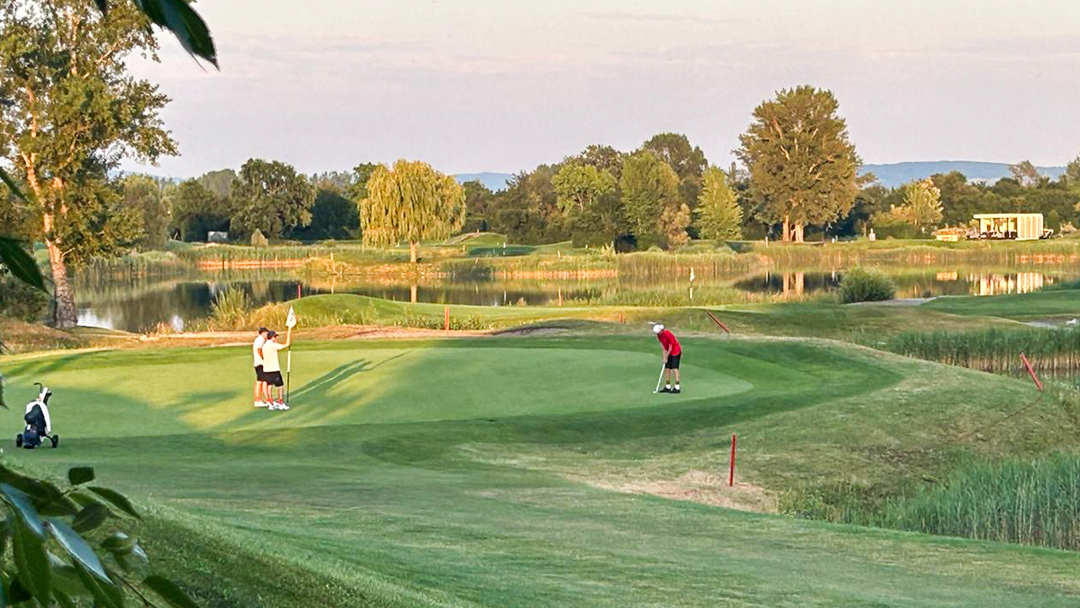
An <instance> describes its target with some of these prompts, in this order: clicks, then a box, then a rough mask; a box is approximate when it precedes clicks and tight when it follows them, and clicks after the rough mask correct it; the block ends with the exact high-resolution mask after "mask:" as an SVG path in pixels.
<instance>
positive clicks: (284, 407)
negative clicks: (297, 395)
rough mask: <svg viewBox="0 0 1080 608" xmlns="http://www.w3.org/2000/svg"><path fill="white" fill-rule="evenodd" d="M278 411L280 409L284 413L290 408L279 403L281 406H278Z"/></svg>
mask: <svg viewBox="0 0 1080 608" xmlns="http://www.w3.org/2000/svg"><path fill="white" fill-rule="evenodd" d="M277 409H278V411H282V412H283V411H285V410H287V409H289V406H287V405H285V404H284V403H279V404H277Z"/></svg>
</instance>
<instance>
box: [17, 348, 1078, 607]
mask: <svg viewBox="0 0 1080 608" xmlns="http://www.w3.org/2000/svg"><path fill="white" fill-rule="evenodd" d="M684 346H685V347H686V350H687V355H686V359H685V361H686V364H687V365H686V367H685V370H684V372H685V376H686V387H687V391H686V392H685V393H683V394H682V395H678V396H670V395H653V394H652V388H653V383H654V382H655V380H656V375H655V374H656V373H657V372H658V371H659V357H658V356H657V350H658V349H657V348H656V345H655V342H654V341H652V340H643V339H631V338H625V337H588V338H563V339H542V338H522V339H484V340H462V341H448V342H430V343H427V342H388V343H372V342H339V343H333V344H328V343H324V344H301V345H300V349H299V350H298V352H297V353H296V355H295V359H294V369H295V372H294V374H293V378H292V380H293V390H294V404H295V408H294V409H293V410H291V411H289V412H267V411H261V410H259V411H256V410H254V409H253V408H252V407H251V405H250V403H249V399H250V396H249V392H250V386H251V378H250V376H251V371H250V369H249V361H248V355H247V349H246V347H233V348H204V349H185V350H178V351H172V352H162V351H119V352H105V353H83V354H69V355H64V354H60V355H56V356H49V357H44V358H39V359H21V360H15V361H9V362H8V363H7V364H6V365H5V368H4V369H5V372H7V373H8V374H9V395H10V398H11V400H12V401H13V402H15V403H19V402H20V401H23V400H26V399H28V398H29V397H30V396H31V395H32V392H33V389H32V387H31V386H30V384H31V383H32V382H33V381H35V380H40V381H43V382H46V383H48V384H50V386H52V387H53V389H54V391H55V393H56V397H55V404H54V407H53V409H52V411H53V419H54V422H55V425H56V429H57V431H58V432H59V433H60V434H61V435H63V436H64V437H65V439H64V440H63V442H62V445H61V449H59V450H37V451H34V452H25V451H19V452H13V451H12V450H10V449H9V450H7V454H6V457H7V458H8V459H9V461H11V462H14V463H16V464H21V465H25V466H30V467H33V468H39V469H41V468H43V469H46V470H48V471H52V472H56V473H60V472H62V471H63V470H64V469H65V468H66V467H67V466H70V465H72V464H91V465H94V466H95V467H97V469H98V473H99V477H100V478H101V479H102V481H103V482H104V483H105V484H108V485H115V486H118V487H120V489H122V490H125V491H126V492H128V493H130V494H131V495H132V496H133V497H135V498H136V499H138V500H140V501H143V503H144V504H148V505H151V506H152V507H153V508H152V517H151V518H150V520H149V521H148V522H147V523H146V524H144V527H143V529H142V532H141V533H142V535H143V537H144V540H145V541H146V544H147V545H148V546H149V548H150V550H151V551H152V552H153V553H154V555H155V559H156V560H157V563H159V564H160V566H159V567H162V568H168V569H170V570H173V571H175V572H176V573H177V575H178V576H179V577H180V578H181V579H182V580H183V581H184V582H185V583H186V584H187V585H188V586H189V587H190V588H192V589H194V590H195V591H196V593H197V594H199V595H200V596H201V597H202V598H203V599H204V603H206V604H207V605H216V606H267V607H277V606H311V605H333V606H346V605H347V606H379V607H383V606H454V607H458V606H460V607H463V608H464V607H470V608H471V607H476V606H493V607H494V606H498V607H503V606H529V607H534V606H551V607H555V606H600V607H620V608H621V607H623V606H627V605H633V606H695V607H696V606H709V607H713V606H748V605H749V606H770V607H792V608H794V607H803V606H877V607H886V606H888V607H898V608H908V607H912V608H914V607H921V606H971V607H973V608H974V607H982V606H991V605H1008V606H1016V607H1036V606H1039V607H1057V606H1062V607H1064V606H1073V605H1075V603H1076V601H1077V599H1078V598H1080V584H1078V583H1077V582H1076V581H1077V579H1076V577H1075V572H1076V571H1077V570H1078V569H1080V557H1078V556H1076V555H1074V554H1069V553H1065V552H1058V551H1044V550H1035V549H1029V548H1021V547H1014V546H1006V545H1000V544H994V543H981V542H972V541H964V540H957V539H945V538H935V537H929V536H925V535H918V534H902V533H895V532H890V531H881V530H872V529H865V528H855V527H848V526H836V525H830V524H823V523H819V522H810V521H801V520H796V519H792V518H788V517H780V516H772V515H755V514H748V513H742V512H738V511H731V510H728V509H723V508H717V507H710V506H705V505H701V504H696V503H693V502H681V501H673V500H667V499H663V498H657V497H653V496H646V495H640V494H628V493H620V492H614V491H610V490H606V489H602V487H600V484H595V483H588V481H589V480H591V479H601V478H606V477H605V476H610V475H611V474H612V472H613V471H614V472H615V473H621V472H625V471H632V470H636V469H638V468H640V467H650V466H656V463H660V464H662V465H664V466H669V467H674V470H681V471H682V472H685V471H686V470H687V469H689V468H691V467H698V468H703V469H705V470H707V471H712V472H714V473H716V474H721V473H720V471H721V470H723V467H724V466H725V465H726V460H725V456H724V454H725V450H726V442H727V440H728V438H729V437H730V434H731V433H732V432H734V431H736V430H738V431H739V432H740V433H743V432H745V433H746V435H745V436H746V437H747V447H746V450H747V451H746V456H745V457H746V459H747V461H748V463H750V466H751V467H752V466H758V467H761V466H763V463H768V462H770V459H769V458H770V457H769V455H768V454H764V453H762V451H761V450H762V447H761V446H765V445H770V443H769V442H772V444H771V445H777V444H790V446H788V447H789V454H794V455H796V456H797V458H796V460H797V463H796V464H794V465H792V464H788V461H787V460H784V459H776V460H775V462H779V463H780V464H779V466H783V467H791V468H793V470H796V471H798V472H799V474H800V475H803V474H809V473H812V472H813V471H814V470H815V469H818V468H829V467H835V466H836V463H833V462H829V461H828V459H827V458H820V457H818V456H816V455H815V454H814V453H813V452H812V451H810V450H809V449H807V448H805V447H804V446H805V445H808V444H806V443H805V442H806V441H807V439H806V438H807V437H810V436H814V435H821V434H822V432H823V430H824V429H825V425H841V424H849V423H848V421H850V420H855V421H856V422H855V423H854V424H855V428H862V426H863V425H862V424H860V423H859V422H858V420H860V416H865V417H866V418H865V420H866V421H867V424H869V423H870V422H872V423H873V424H875V425H877V426H875V427H874V428H873V429H870V428H869V427H868V428H867V430H866V431H865V432H863V433H862V434H861V435H860V436H854V434H852V436H851V437H850V442H852V443H854V444H859V443H860V442H861V441H865V440H867V438H872V436H873V435H874V434H875V433H877V434H880V433H881V432H882V430H881V429H882V428H891V427H900V426H905V427H906V426H909V425H907V424H903V423H898V422H897V420H900V419H898V418H896V417H895V416H897V415H901V414H902V415H908V414H911V413H912V412H913V411H914V409H913V408H912V406H911V404H910V403H909V402H906V401H904V399H905V398H906V397H905V396H904V393H903V392H902V391H901V388H902V387H903V386H904V383H905V382H907V381H908V380H909V379H910V378H912V377H916V376H917V377H918V378H920V379H921V380H926V379H927V378H929V380H934V379H935V376H934V375H933V374H941V377H940V378H938V380H940V382H941V383H942V386H946V385H948V386H950V387H955V389H956V390H959V391H965V390H969V389H970V387H971V386H979V387H982V390H983V392H984V393H985V391H986V389H987V387H988V386H991V385H992V384H993V385H994V386H996V385H997V384H1001V385H1002V386H1006V388H1008V387H1009V386H1012V385H1011V384H1008V383H1009V381H1008V380H1004V379H1002V380H1000V381H997V380H993V381H992V382H991V383H988V382H987V380H986V379H984V378H982V377H979V378H974V379H973V378H968V377H967V376H964V377H961V378H959V379H957V378H953V377H946V376H944V375H943V374H945V373H946V372H945V371H940V370H939V368H933V370H939V371H930V372H928V369H930V367H929V366H928V365H926V364H922V363H915V362H912V363H903V364H901V363H897V362H896V361H895V358H886V357H884V356H878V355H874V354H872V353H868V352H867V351H863V350H859V349H855V348H851V347H845V346H839V345H828V344H814V343H803V342H797V341H776V340H762V341H711V340H703V339H694V338H688V339H687V340H684ZM948 373H952V372H948ZM976 381H978V384H977V383H976ZM994 383H997V384H994ZM895 395H900V396H899V397H897V396H895ZM984 401H985V400H984ZM1009 403H1011V402H1009ZM931 406H932V407H931V409H932V410H933V411H939V410H941V409H942V408H941V407H939V406H938V405H936V404H931ZM880 412H886V413H887V415H888V417H887V418H883V420H884V422H882V421H881V420H879V419H875V418H871V417H870V416H872V415H877V413H880ZM19 414H20V412H19V411H14V410H13V411H12V412H9V413H8V414H6V415H4V416H6V418H5V419H6V420H8V423H7V424H8V426H9V428H10V429H11V434H12V435H14V432H15V430H16V429H17V428H18V426H19V422H18V418H19ZM948 415H951V416H955V415H956V413H955V412H950V413H949V414H948ZM816 427H818V428H816ZM844 428H848V427H844ZM740 436H741V437H742V436H743V435H742V434H740ZM68 438H70V441H69V440H68ZM695 446H696V447H695ZM691 448H693V449H700V450H701V452H700V453H701V454H702V458H704V461H703V462H702V463H700V464H699V463H693V464H682V463H684V460H682V459H684V458H686V455H685V454H684V452H685V451H686V450H690V449H691ZM566 462H569V463H571V465H570V468H569V469H561V468H558V466H562V463H566ZM556 465H558V466H556ZM680 467H681V468H680ZM803 471H805V472H806V473H803ZM677 475H678V474H676V476H677Z"/></svg>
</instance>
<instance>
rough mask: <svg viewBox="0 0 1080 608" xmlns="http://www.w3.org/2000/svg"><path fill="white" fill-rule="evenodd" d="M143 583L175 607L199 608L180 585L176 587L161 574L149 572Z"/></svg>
mask: <svg viewBox="0 0 1080 608" xmlns="http://www.w3.org/2000/svg"><path fill="white" fill-rule="evenodd" d="M143 584H144V585H146V586H147V587H149V588H151V589H153V590H154V593H156V594H158V595H160V596H161V597H162V598H163V599H164V600H165V601H167V602H169V604H171V605H172V606H175V607H176V608H199V605H198V604H196V603H195V602H194V601H192V599H191V598H190V597H188V595H187V594H186V593H184V591H183V590H182V589H180V587H177V586H176V583H174V582H172V581H170V580H169V579H167V578H165V577H163V576H159V575H157V574H151V575H150V576H148V577H146V578H145V579H144V580H143Z"/></svg>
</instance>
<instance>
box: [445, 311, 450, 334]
mask: <svg viewBox="0 0 1080 608" xmlns="http://www.w3.org/2000/svg"><path fill="white" fill-rule="evenodd" d="M443 319H444V320H445V322H446V331H450V307H449V306H447V307H446V308H444V309H443Z"/></svg>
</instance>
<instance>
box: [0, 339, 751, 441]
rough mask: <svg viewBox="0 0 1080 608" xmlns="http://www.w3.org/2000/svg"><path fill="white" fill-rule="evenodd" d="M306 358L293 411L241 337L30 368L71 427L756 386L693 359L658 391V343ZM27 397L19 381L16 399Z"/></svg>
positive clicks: (299, 366) (365, 416)
mask: <svg viewBox="0 0 1080 608" xmlns="http://www.w3.org/2000/svg"><path fill="white" fill-rule="evenodd" d="M294 357H295V358H294V362H293V370H294V371H293V373H292V378H291V382H290V384H291V393H292V394H291V399H290V400H291V402H292V405H293V406H294V409H293V410H292V411H290V412H289V413H288V414H284V413H277V412H269V411H266V410H256V409H255V408H254V407H253V406H252V391H251V382H252V378H253V373H252V371H251V364H250V361H249V356H248V354H247V350H246V349H241V348H225V349H214V350H213V351H209V352H208V351H207V349H183V350H177V351H174V352H171V353H167V354H165V353H160V352H150V351H146V352H131V353H109V354H105V353H92V354H86V355H75V356H72V357H69V358H67V359H65V358H60V359H59V360H56V361H50V362H49V363H44V364H40V365H38V366H35V365H33V364H30V365H27V366H25V367H24V368H23V369H22V371H21V374H22V375H25V376H34V377H35V378H39V379H40V380H42V381H44V382H46V383H48V385H49V386H50V387H51V388H52V389H53V392H54V393H55V395H56V397H55V398H54V400H53V405H52V410H53V412H54V413H53V416H54V417H57V418H58V420H59V419H63V421H64V422H63V427H62V428H63V434H64V435H65V436H66V437H71V438H79V437H95V436H132V435H161V434H174V433H183V432H191V431H221V432H227V431H237V430H250V429H273V428H292V427H296V426H315V425H328V424H370V423H389V422H393V423H404V422H421V421H437V420H462V419H469V418H491V417H506V416H520V415H538V414H570V413H575V412H594V411H602V410H614V409H626V408H634V407H657V406H670V405H673V404H679V403H685V402H688V401H702V400H715V401H717V402H720V400H722V398H723V397H725V396H728V395H733V394H736V393H740V392H743V391H748V390H750V389H751V388H753V385H752V384H750V383H748V382H745V381H743V380H739V379H737V378H735V377H733V376H730V375H728V374H725V373H723V372H721V371H718V370H715V369H710V368H708V367H701V366H696V365H691V364H687V365H684V366H683V375H684V377H686V378H688V379H689V381H690V387H689V388H688V390H687V391H686V392H685V393H682V394H680V395H663V394H661V395H655V394H653V392H652V391H653V389H654V388H655V382H656V378H657V375H658V374H659V371H660V370H659V362H660V359H659V357H658V356H657V355H656V353H644V352H633V351H623V350H611V349H599V348H598V349H590V350H587V351H584V352H582V351H578V350H574V349H566V348H558V347H552V348H514V347H512V346H506V347H494V348H492V347H481V346H479V345H477V346H474V347H468V346H456V347H454V348H431V346H430V345H426V344H417V345H415V346H405V347H400V346H397V347H381V346H366V347H365V346H359V347H358V348H354V349H347V350H346V349H342V348H340V347H334V345H318V344H316V345H300V348H299V349H298V350H297V352H296V353H295V354H294ZM283 359H284V357H283ZM23 397H28V394H26V393H25V390H24V391H23V392H22V393H20V392H19V391H18V390H17V389H16V390H13V392H12V398H13V400H15V401H16V402H18V401H19V400H21V398H23ZM133 397H135V398H133ZM103 413H104V414H105V415H106V416H107V418H108V421H107V424H102V421H101V420H100V417H101V415H102V414H103ZM59 428H61V427H60V423H59V422H58V429H59Z"/></svg>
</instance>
